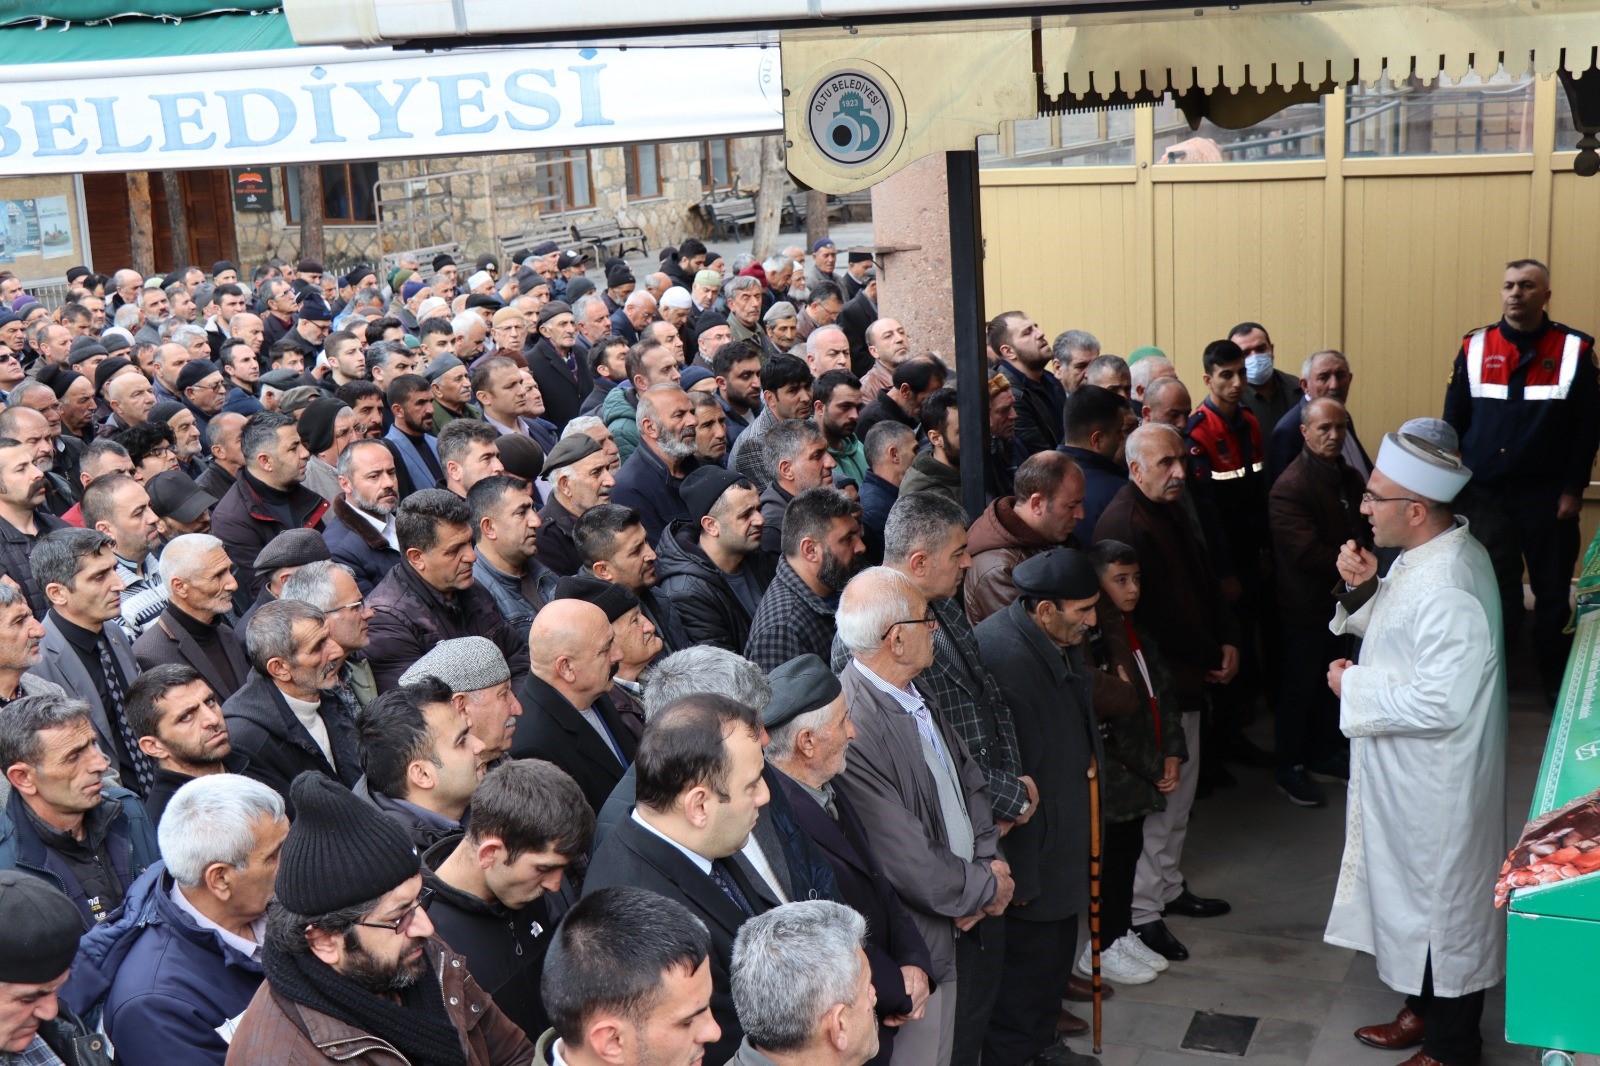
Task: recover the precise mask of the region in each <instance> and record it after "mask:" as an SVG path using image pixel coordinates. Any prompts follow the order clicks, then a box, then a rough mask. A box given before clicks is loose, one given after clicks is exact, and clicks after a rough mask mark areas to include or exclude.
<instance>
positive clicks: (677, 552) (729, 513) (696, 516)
mask: <svg viewBox="0 0 1600 1066" xmlns="http://www.w3.org/2000/svg"><path fill="white" fill-rule="evenodd" d="M680 495H682V497H683V502H684V506H685V507H687V508H688V509H689V518H690V521H688V522H673V523H672V524H670V525H668V526H667V528H666V531H665V532H664V533H662V535H661V540H660V542H659V543H658V544H657V546H656V582H657V591H658V592H659V593H660V595H662V596H665V597H666V598H667V599H668V600H670V601H671V602H672V607H673V609H674V610H675V611H676V612H677V614H678V618H679V620H680V621H681V622H682V623H683V629H684V632H685V633H686V634H687V635H688V637H689V639H690V640H692V641H694V642H695V643H696V644H714V645H716V646H717V647H719V648H727V649H728V650H729V651H731V652H736V653H737V652H740V651H743V650H744V645H745V641H747V640H749V639H750V620H751V619H752V618H754V617H755V614H756V609H757V608H759V607H760V606H761V596H762V594H763V593H765V592H766V591H767V585H768V584H770V583H771V582H772V577H773V575H774V574H775V573H776V572H777V564H776V562H775V561H774V560H773V559H772V558H771V557H770V556H768V555H766V554H765V553H764V552H762V551H761V550H760V548H761V536H762V530H763V528H764V522H765V520H764V519H763V518H762V515H761V506H760V503H761V501H760V498H759V497H758V496H757V495H756V486H755V485H754V483H752V482H751V481H749V480H748V479H746V478H745V477H744V476H743V475H741V474H739V473H738V471H735V470H724V469H722V468H721V467H715V466H706V467H701V468H700V469H699V470H696V471H695V472H694V473H692V474H690V475H689V476H688V477H687V478H685V479H684V483H683V489H682V492H681V493H680Z"/></svg>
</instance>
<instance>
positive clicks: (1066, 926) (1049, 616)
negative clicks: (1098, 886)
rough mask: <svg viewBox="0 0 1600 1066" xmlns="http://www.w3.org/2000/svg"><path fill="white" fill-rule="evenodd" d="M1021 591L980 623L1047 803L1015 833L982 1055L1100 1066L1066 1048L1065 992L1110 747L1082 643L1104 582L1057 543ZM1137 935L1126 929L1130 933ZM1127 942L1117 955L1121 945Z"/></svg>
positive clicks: (1021, 581) (1020, 575)
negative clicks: (1096, 772)
mask: <svg viewBox="0 0 1600 1066" xmlns="http://www.w3.org/2000/svg"><path fill="white" fill-rule="evenodd" d="M1012 577H1013V579H1014V580H1015V581H1016V586H1017V593H1018V595H1017V598H1016V599H1015V600H1013V601H1012V602H1011V604H1010V605H1009V606H1007V607H1006V608H1004V609H1003V610H1001V611H999V612H998V613H996V614H992V615H990V616H989V617H988V618H986V619H984V620H983V622H981V623H980V624H979V625H978V627H977V629H976V630H975V636H976V637H977V640H978V646H979V648H980V649H982V652H983V661H984V663H985V665H987V666H988V667H989V669H990V671H991V672H992V673H993V674H994V676H995V677H997V678H998V679H999V680H1000V688H1001V691H1002V693H1003V694H1004V696H1005V700H1006V703H1007V705H1009V706H1010V708H1011V712H1012V716H1013V717H1014V718H1015V720H1016V727H1017V746H1018V749H1019V751H1020V753H1021V756H1022V768H1023V770H1024V771H1025V772H1026V773H1027V774H1028V775H1029V776H1030V777H1032V778H1033V780H1034V782H1035V783H1036V784H1037V785H1038V788H1039V809H1038V810H1037V811H1035V812H1034V813H1033V816H1032V817H1031V818H1030V819H1029V820H1028V822H1027V823H1026V824H1024V825H1018V826H1016V827H1015V828H1014V829H1013V830H1012V831H1011V833H1010V835H1008V836H1007V837H1006V844H1005V847H1006V857H1007V859H1008V860H1009V861H1010V863H1011V872H1012V876H1013V877H1014V878H1015V880H1016V885H1017V890H1016V895H1015V896H1014V897H1013V900H1012V904H1011V906H1010V907H1009V908H1008V909H1007V910H1006V913H1005V932H1006V941H1005V968H1004V969H1003V970H1002V972H1001V977H1000V990H999V994H998V995H997V996H996V997H995V1004H994V1012H993V1013H992V1014H991V1015H990V1018H989V1031H988V1034H987V1035H986V1037H985V1039H984V1053H983V1057H984V1060H985V1061H992V1062H1030V1061H1033V1060H1034V1058H1035V1056H1040V1055H1043V1054H1044V1053H1045V1052H1046V1050H1047V1049H1048V1050H1049V1057H1048V1061H1049V1062H1051V1063H1077V1062H1082V1063H1092V1062H1094V1061H1095V1060H1094V1059H1092V1058H1089V1057H1087V1056H1080V1055H1078V1054H1077V1053H1075V1052H1073V1051H1071V1049H1069V1048H1066V1046H1065V1045H1061V1044H1058V1042H1057V1039H1056V1031H1055V1024H1056V1019H1057V1018H1058V1016H1059V1015H1060V1013H1061V990H1062V989H1064V988H1066V987H1067V979H1068V977H1070V976H1071V973H1072V963H1073V960H1074V959H1075V958H1076V956H1077V947H1078V915H1079V914H1080V913H1082V912H1083V910H1084V909H1085V908H1086V907H1087V906H1088V903H1089V899H1088V887H1089V886H1088V880H1089V879H1088V870H1089V783H1088V774H1089V770H1090V767H1091V766H1092V765H1094V763H1095V761H1097V760H1098V761H1101V762H1103V761H1104V750H1103V749H1102V747H1101V743H1100V734H1099V731H1098V730H1097V729H1096V728H1095V724H1094V719H1093V706H1094V705H1093V700H1092V696H1091V694H1090V683H1091V679H1090V676H1089V666H1088V665H1087V664H1086V663H1085V661H1084V657H1083V651H1082V648H1081V645H1082V644H1083V642H1084V640H1085V639H1086V637H1087V634H1088V632H1089V630H1090V629H1091V628H1092V627H1093V626H1094V623H1095V613H1094V609H1095V604H1096V602H1097V601H1098V600H1099V599H1100V581H1099V578H1098V577H1097V576H1096V575H1095V569H1094V564H1093V563H1091V562H1090V561H1089V558H1088V557H1087V556H1086V555H1084V554H1083V553H1082V552H1078V551H1074V550H1073V549H1071V548H1054V549H1051V550H1050V551H1047V552H1042V553H1040V554H1038V555H1035V556H1033V557H1031V558H1029V559H1026V560H1024V561H1023V562H1021V563H1018V564H1017V566H1016V567H1015V568H1014V569H1013V570H1012ZM1131 935H1132V934H1129V936H1131ZM1125 947H1126V945H1122V944H1121V942H1120V941H1119V942H1118V945H1117V946H1115V947H1112V948H1110V950H1122V949H1123V948H1125Z"/></svg>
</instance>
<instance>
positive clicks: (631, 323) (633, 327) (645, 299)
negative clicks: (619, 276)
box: [611, 289, 656, 344]
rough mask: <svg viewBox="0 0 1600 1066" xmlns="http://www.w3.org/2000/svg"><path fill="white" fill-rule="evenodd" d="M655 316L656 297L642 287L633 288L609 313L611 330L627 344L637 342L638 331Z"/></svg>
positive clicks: (641, 330)
mask: <svg viewBox="0 0 1600 1066" xmlns="http://www.w3.org/2000/svg"><path fill="white" fill-rule="evenodd" d="M655 317H656V298H655V297H654V296H651V295H650V294H649V293H648V292H646V291H645V290H643V289H635V290H634V291H633V292H631V293H629V294H628V298H627V299H626V300H624V301H623V302H622V306H621V307H619V308H617V309H616V310H615V311H613V312H612V313H611V331H612V332H613V333H616V334H617V335H618V336H620V337H622V338H623V339H624V340H626V341H627V342H628V343H629V344H638V343H639V335H640V333H641V332H643V330H644V328H645V327H646V326H648V325H649V324H650V323H651V322H652V321H653V320H654V319H655Z"/></svg>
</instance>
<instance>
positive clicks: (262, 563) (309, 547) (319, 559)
mask: <svg viewBox="0 0 1600 1066" xmlns="http://www.w3.org/2000/svg"><path fill="white" fill-rule="evenodd" d="M332 558H333V555H332V554H331V553H329V551H328V542H327V541H325V540H323V539H322V534H321V533H319V532H317V531H316V530H314V529H285V530H283V531H282V532H281V533H279V534H278V535H277V536H275V537H273V538H272V539H271V540H269V541H267V546H266V547H265V548H262V549H261V552H260V554H258V555H257V556H256V559H255V562H254V563H253V564H251V565H253V566H254V567H255V568H256V569H257V570H281V569H283V568H284V567H286V566H305V565H306V564H307V563H324V562H327V561H328V560H329V559H332Z"/></svg>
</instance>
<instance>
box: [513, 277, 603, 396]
mask: <svg viewBox="0 0 1600 1066" xmlns="http://www.w3.org/2000/svg"><path fill="white" fill-rule="evenodd" d="M577 339H578V322H577V319H575V318H573V317H572V308H570V307H568V306H567V305H566V304H564V303H562V302H561V301H560V300H551V301H550V302H549V303H547V304H545V305H544V306H543V307H542V308H540V309H539V341H538V343H536V344H535V345H534V346H533V347H532V348H531V349H529V350H528V351H527V353H526V355H525V358H526V359H527V361H528V369H529V370H530V371H532V373H533V380H534V382H535V383H536V384H537V385H538V386H539V392H540V394H541V395H542V396H544V417H546V418H548V419H549V420H550V421H551V422H553V423H555V424H556V425H558V426H564V425H566V424H567V423H568V422H571V421H572V420H573V419H574V418H576V417H577V416H578V408H580V407H582V406H583V400H584V397H586V396H588V395H589V390H590V389H591V388H592V387H593V385H594V381H593V379H592V377H591V376H590V374H589V364H588V361H587V360H586V359H584V358H583V356H582V354H581V353H580V352H579V351H578V350H577V348H576V347H575V344H576V342H577Z"/></svg>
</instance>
